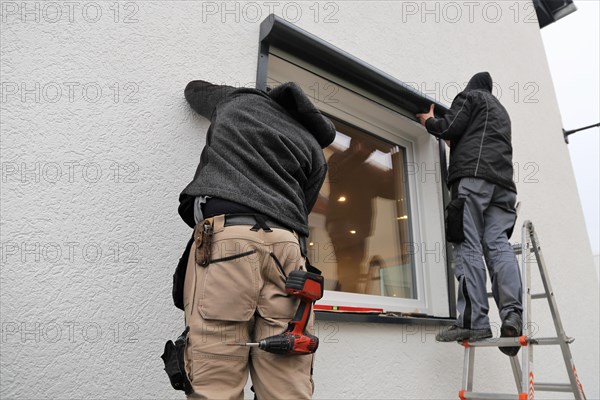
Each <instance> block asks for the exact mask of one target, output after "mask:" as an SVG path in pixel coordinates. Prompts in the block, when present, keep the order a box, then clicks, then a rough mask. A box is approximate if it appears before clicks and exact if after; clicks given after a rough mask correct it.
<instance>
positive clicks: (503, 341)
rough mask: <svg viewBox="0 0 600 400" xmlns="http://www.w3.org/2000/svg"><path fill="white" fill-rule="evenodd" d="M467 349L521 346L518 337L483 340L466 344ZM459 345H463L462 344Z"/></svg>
mask: <svg viewBox="0 0 600 400" xmlns="http://www.w3.org/2000/svg"><path fill="white" fill-rule="evenodd" d="M466 343H467V347H514V346H521V343H520V342H519V338H518V337H514V338H512V337H510V338H491V339H485V340H478V341H476V342H466ZM459 344H462V345H463V346H464V345H465V344H464V342H459Z"/></svg>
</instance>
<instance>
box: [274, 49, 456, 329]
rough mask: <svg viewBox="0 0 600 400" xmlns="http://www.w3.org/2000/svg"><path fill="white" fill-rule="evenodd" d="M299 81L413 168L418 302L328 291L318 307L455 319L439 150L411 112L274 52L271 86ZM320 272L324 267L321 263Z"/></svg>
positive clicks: (317, 100) (321, 104)
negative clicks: (398, 151)
mask: <svg viewBox="0 0 600 400" xmlns="http://www.w3.org/2000/svg"><path fill="white" fill-rule="evenodd" d="M287 81H294V82H296V83H297V84H298V85H299V86H300V87H301V88H302V89H303V90H304V92H305V93H306V94H307V95H308V96H309V97H310V98H311V99H312V100H313V103H314V104H315V105H316V106H317V107H318V108H319V109H320V110H321V111H322V112H324V113H326V114H328V115H331V116H332V117H334V118H337V119H340V120H342V121H344V122H347V123H349V124H351V125H354V126H356V127H358V128H361V129H364V130H365V131H367V132H370V133H372V134H375V135H376V136H378V137H381V138H382V139H384V140H387V141H389V142H392V143H396V144H398V145H399V146H401V147H403V148H405V151H406V162H407V165H408V166H409V168H408V172H409V176H408V182H407V184H408V185H407V187H408V193H409V198H410V203H409V204H410V216H411V217H412V218H413V219H412V221H411V230H412V232H411V234H412V238H413V243H414V246H413V248H414V249H415V254H414V256H413V257H414V263H415V269H414V272H415V276H416V289H417V298H416V299H405V298H403V299H400V298H394V297H386V296H375V295H367V294H356V293H347V292H337V291H330V290H326V291H325V295H324V297H323V298H322V299H321V300H320V301H319V302H318V303H317V304H321V305H328V306H338V307H339V306H348V307H365V308H373V309H383V310H384V312H386V313H403V314H424V315H429V316H436V317H448V316H449V295H448V276H447V272H446V271H447V268H446V251H445V246H446V242H445V238H444V234H443V227H444V223H443V207H444V205H443V204H444V203H443V194H442V190H443V189H442V180H441V168H440V165H439V147H438V143H437V141H436V140H435V139H434V138H432V137H430V136H429V135H426V134H424V132H423V128H422V127H421V126H420V125H419V124H418V123H416V122H415V121H413V120H412V119H409V118H407V117H406V115H408V113H407V112H406V110H403V109H401V108H399V107H398V106H396V105H393V104H390V103H388V102H386V101H384V100H382V99H380V98H377V97H375V96H373V95H372V94H370V93H366V92H364V91H362V90H360V89H358V88H357V87H356V86H354V85H352V83H351V82H347V81H343V80H341V79H339V78H338V77H335V76H331V75H330V74H328V73H327V72H325V71H323V70H321V69H319V68H317V67H315V66H312V65H310V64H308V63H306V62H303V61H302V60H299V59H298V58H296V57H294V56H292V55H291V54H288V53H286V52H284V51H281V50H279V49H276V48H272V49H270V52H269V60H268V69H267V85H268V86H274V85H276V84H279V83H283V82H287ZM315 265H316V266H317V267H318V262H316V263H315Z"/></svg>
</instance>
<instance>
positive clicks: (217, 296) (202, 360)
mask: <svg viewBox="0 0 600 400" xmlns="http://www.w3.org/2000/svg"><path fill="white" fill-rule="evenodd" d="M185 98H186V100H187V101H188V103H189V104H190V106H191V107H192V109H194V110H195V111H196V112H198V113H199V114H200V115H202V116H203V117H205V118H207V119H210V122H211V124H210V127H209V129H208V133H207V136H206V145H205V146H204V149H203V150H202V154H201V156H200V164H199V165H198V168H197V170H196V174H195V176H194V179H193V180H192V182H191V183H190V184H189V185H187V187H186V188H185V189H184V190H183V192H182V193H181V195H180V198H179V199H180V206H179V213H180V215H181V217H182V218H183V220H184V221H186V223H188V225H190V226H192V227H194V229H195V230H194V240H193V241H192V242H191V248H190V250H189V258H188V259H187V270H186V273H185V283H184V285H183V286H184V288H183V300H182V304H183V307H184V309H185V318H186V326H187V327H189V333H188V337H187V343H186V347H185V357H184V358H185V370H186V371H185V372H186V375H187V377H188V379H189V381H190V383H191V391H188V392H190V393H188V398H190V399H192V398H194V399H217V398H219V399H242V398H243V390H244V386H245V384H246V381H247V379H248V375H249V374H250V375H251V378H252V384H253V387H254V390H255V392H256V395H257V397H258V398H259V399H275V398H290V399H292V398H293V399H310V398H311V397H312V393H313V381H312V360H313V355H312V354H310V355H298V356H287V355H279V354H272V353H267V352H264V351H262V350H258V349H257V348H252V349H250V348H248V347H239V346H228V344H235V343H238V344H239V343H245V342H258V341H259V340H261V339H264V338H266V337H268V336H272V335H276V334H279V333H282V332H283V331H285V330H286V328H287V326H288V322H289V321H290V320H291V319H292V317H293V316H294V313H295V311H296V309H297V308H298V304H299V301H298V299H297V298H295V297H291V296H288V295H287V293H286V291H285V282H286V277H287V276H288V275H289V274H290V272H292V271H294V270H298V269H305V268H306V266H305V241H306V237H307V236H308V234H309V230H308V214H309V213H310V211H311V209H312V207H313V205H314V204H315V202H316V200H317V197H318V194H319V189H320V188H321V185H322V184H323V181H324V179H325V176H326V174H327V163H326V160H325V157H324V155H323V150H322V148H324V147H326V146H328V145H329V144H330V143H331V142H333V139H334V138H335V127H334V126H333V124H332V122H331V121H330V120H329V119H327V118H326V117H325V116H323V115H322V114H321V113H320V112H319V111H318V110H317V109H316V108H315V107H314V105H313V104H312V103H311V102H310V100H309V99H308V97H306V96H305V94H304V93H303V92H302V90H301V89H300V87H298V86H297V85H296V84H294V83H286V84H283V85H280V86H277V87H275V88H273V89H272V90H270V91H269V92H264V91H261V90H257V89H250V88H237V89H236V88H234V87H231V86H225V85H213V84H211V83H208V82H204V81H193V82H190V83H189V84H188V85H187V87H186V89H185ZM311 319H312V318H311ZM308 329H309V330H312V322H311V323H310V324H309V327H308Z"/></svg>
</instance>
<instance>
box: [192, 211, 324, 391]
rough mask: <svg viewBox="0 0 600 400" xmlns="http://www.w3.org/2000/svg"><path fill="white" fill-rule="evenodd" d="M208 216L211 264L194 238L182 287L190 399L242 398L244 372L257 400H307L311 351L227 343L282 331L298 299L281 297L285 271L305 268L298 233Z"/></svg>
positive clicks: (311, 388)
mask: <svg viewBox="0 0 600 400" xmlns="http://www.w3.org/2000/svg"><path fill="white" fill-rule="evenodd" d="M209 221H210V222H211V223H212V224H213V228H214V236H213V240H212V247H211V256H210V259H211V260H213V261H212V262H210V263H209V264H208V266H206V267H202V266H200V265H198V264H197V263H196V258H195V253H196V243H194V244H193V245H192V249H191V251H190V258H189V260H188V265H187V271H186V278H185V285H184V304H185V318H186V324H187V326H189V328H190V331H189V335H188V341H187V344H186V349H185V368H186V372H187V374H188V378H189V380H190V382H191V384H192V387H193V389H194V392H193V393H192V394H191V395H190V396H188V399H211V400H212V399H242V398H243V391H244V386H245V385H246V382H247V379H248V372H250V376H251V379H252V385H253V387H254V391H255V392H256V397H257V398H258V400H268V399H294V400H297V399H310V398H311V397H312V393H313V390H314V385H313V381H312V362H313V355H294V356H284V355H276V354H271V353H267V352H265V351H263V350H260V349H258V348H248V347H239V346H228V345H227V344H228V343H244V342H258V341H259V340H260V339H264V338H266V337H268V336H271V335H276V334H279V333H281V332H284V331H285V330H286V328H287V323H288V322H289V321H290V320H291V319H292V317H293V316H294V313H295V311H296V309H297V307H298V302H299V300H298V299H295V298H291V297H289V296H287V295H286V292H285V276H287V275H288V274H289V273H290V272H291V271H293V270H297V269H301V268H302V269H304V268H305V266H304V261H305V260H304V258H303V257H302V256H301V254H300V248H299V244H298V237H297V236H296V234H295V233H293V232H291V231H288V230H285V229H278V228H272V232H265V231H263V230H262V229H261V230H259V231H252V230H250V228H251V226H248V225H235V226H227V227H225V226H224V217H223V216H222V215H220V216H216V217H214V218H210V219H209ZM196 228H198V226H197V227H196ZM275 259H277V260H278V261H279V263H280V266H281V269H283V273H282V272H281V270H280V268H278V266H277V265H276V262H275ZM284 274H285V276H284ZM312 320H313V318H311V321H310V322H309V326H308V330H309V331H310V332H311V333H313V324H312Z"/></svg>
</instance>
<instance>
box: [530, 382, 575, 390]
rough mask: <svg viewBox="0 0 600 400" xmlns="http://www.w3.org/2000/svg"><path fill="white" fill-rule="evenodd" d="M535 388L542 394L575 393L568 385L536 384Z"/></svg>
mask: <svg viewBox="0 0 600 400" xmlns="http://www.w3.org/2000/svg"><path fill="white" fill-rule="evenodd" d="M533 388H534V389H535V390H539V391H540V392H573V388H572V387H571V385H569V384H568V383H535V384H534V385H533Z"/></svg>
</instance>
